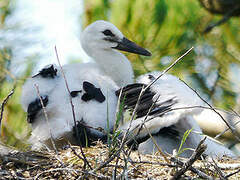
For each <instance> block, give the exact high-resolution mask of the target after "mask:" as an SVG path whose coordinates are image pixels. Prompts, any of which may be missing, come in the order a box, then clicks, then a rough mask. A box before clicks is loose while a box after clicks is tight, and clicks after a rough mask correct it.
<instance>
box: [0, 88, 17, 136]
mask: <svg viewBox="0 0 240 180" xmlns="http://www.w3.org/2000/svg"><path fill="white" fill-rule="evenodd" d="M14 89H15V87H13V89H12V90H11V91H10V93H9V94H8V95H7V97H6V98H5V99H4V100H3V102H2V104H1V116H0V135H1V129H2V128H1V127H2V126H1V125H2V118H3V112H4V106H5V105H6V103H7V101H8V99H9V98H10V97H11V96H12V95H13V93H14Z"/></svg>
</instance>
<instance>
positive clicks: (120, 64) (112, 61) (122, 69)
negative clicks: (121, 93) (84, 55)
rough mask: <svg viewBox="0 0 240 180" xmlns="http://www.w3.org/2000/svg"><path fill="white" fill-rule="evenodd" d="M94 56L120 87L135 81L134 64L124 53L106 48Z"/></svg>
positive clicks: (102, 68)
mask: <svg viewBox="0 0 240 180" xmlns="http://www.w3.org/2000/svg"><path fill="white" fill-rule="evenodd" d="M92 58H94V60H95V61H96V63H97V64H98V65H99V67H100V68H101V70H102V71H103V72H104V73H105V74H106V75H107V76H109V77H110V78H111V79H113V81H115V83H116V84H117V85H118V86H119V87H123V86H126V85H127V84H130V83H133V79H134V74H133V69H132V65H131V63H130V61H129V60H128V59H127V58H126V57H125V56H124V55H123V54H122V53H120V52H118V51H116V50H105V51H104V52H95V53H94V55H93V56H92Z"/></svg>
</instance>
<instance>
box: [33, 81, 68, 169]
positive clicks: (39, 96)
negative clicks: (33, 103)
mask: <svg viewBox="0 0 240 180" xmlns="http://www.w3.org/2000/svg"><path fill="white" fill-rule="evenodd" d="M34 86H35V87H36V90H37V95H38V98H39V99H40V102H41V106H42V108H43V113H44V116H45V119H46V121H47V125H48V128H49V133H50V140H51V143H52V146H53V149H54V151H55V153H56V159H57V160H58V161H59V162H60V163H61V165H62V166H64V163H63V162H62V160H61V159H60V157H59V156H58V151H57V148H56V145H55V143H54V140H53V136H52V131H51V128H50V125H49V120H48V116H47V111H46V107H45V106H44V104H43V100H42V97H41V95H40V92H39V88H38V85H37V84H34Z"/></svg>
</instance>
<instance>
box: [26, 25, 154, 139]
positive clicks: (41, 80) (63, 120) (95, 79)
mask: <svg viewBox="0 0 240 180" xmlns="http://www.w3.org/2000/svg"><path fill="white" fill-rule="evenodd" d="M81 44H82V47H83V49H84V50H85V51H86V53H87V54H88V55H89V56H90V57H92V58H93V59H94V61H95V63H81V64H80V63H79V64H72V65H66V66H63V69H64V72H65V75H66V79H67V81H68V84H69V88H70V90H71V92H72V93H71V95H72V96H74V97H73V103H74V106H75V109H76V110H75V112H76V119H77V121H78V122H81V124H85V125H86V127H87V126H90V127H95V128H97V127H101V128H103V129H104V130H106V126H107V119H108V120H109V122H110V128H111V129H112V128H113V124H114V122H115V114H116V106H117V102H118V96H116V95H115V91H116V90H117V89H118V88H119V87H122V86H125V85H127V84H129V83H132V82H133V70H132V66H131V63H130V62H129V61H128V59H127V58H126V57H125V56H124V55H123V54H122V53H120V52H118V51H117V50H122V51H127V52H132V53H136V54H141V55H145V56H150V55H151V53H150V52H148V51H147V50H145V49H143V48H141V47H139V46H138V45H136V44H135V43H133V42H131V41H129V40H128V39H127V38H125V37H124V36H123V34H122V33H121V32H120V31H119V30H118V29H117V28H116V27H115V26H114V25H112V24H111V23H109V22H106V21H96V22H94V23H93V24H91V25H89V26H88V27H87V28H86V29H85V30H84V31H83V33H82V37H81ZM59 69H60V68H54V66H53V67H51V66H50V67H46V68H45V70H46V71H47V72H48V73H49V72H51V73H49V74H54V78H52V77H51V76H50V75H42V72H43V71H44V70H42V71H40V73H39V75H37V76H34V77H33V78H32V79H29V80H27V82H26V83H25V85H24V86H23V90H22V106H23V107H24V110H25V111H27V112H28V119H29V122H30V123H32V128H33V131H32V136H31V137H30V142H31V143H34V142H35V139H39V140H40V141H45V140H47V139H49V138H50V133H49V130H48V129H49V128H48V124H47V123H46V121H45V117H44V114H43V111H42V108H41V107H42V106H41V103H40V99H39V97H38V96H37V93H36V88H35V87H34V84H38V86H39V89H40V95H41V97H42V100H43V102H44V105H45V106H46V108H45V109H46V112H47V115H48V117H49V118H48V119H49V126H50V129H52V136H53V138H60V137H61V136H62V135H63V134H65V133H68V132H71V131H72V128H73V126H74V125H73V120H72V111H71V106H70V102H69V93H68V92H67V90H66V87H65V82H64V78H63V77H62V74H61V72H60V71H59ZM44 72H45V71H44ZM55 74H56V75H55ZM55 76H56V78H55ZM42 88H43V90H42ZM44 88H45V89H44ZM88 88H90V91H94V92H98V95H99V94H101V95H102V99H101V98H100V100H99V99H97V98H98V97H92V95H93V94H91V93H93V92H91V93H90V95H89V93H88V92H87V91H88V90H87V89H88ZM93 96H95V95H93ZM89 133H90V134H91V133H92V134H94V135H96V136H99V137H101V135H102V134H101V133H99V132H97V131H96V130H94V129H90V130H89Z"/></svg>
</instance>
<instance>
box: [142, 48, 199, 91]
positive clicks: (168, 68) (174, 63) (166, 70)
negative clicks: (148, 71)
mask: <svg viewBox="0 0 240 180" xmlns="http://www.w3.org/2000/svg"><path fill="white" fill-rule="evenodd" d="M193 48H194V47H191V48H190V49H189V50H187V52H185V53H184V54H183V55H181V56H180V57H179V58H177V59H176V60H175V61H174V62H173V63H172V64H171V65H170V66H169V67H167V69H165V70H164V71H163V72H162V73H161V74H160V75H159V76H158V77H157V78H156V79H154V81H152V82H151V83H149V84H148V85H147V87H146V88H145V91H146V90H147V89H148V88H149V87H151V86H152V85H153V84H154V83H155V82H156V81H157V80H158V79H160V78H161V77H162V76H163V75H164V74H165V73H167V72H168V71H169V70H170V69H172V67H173V66H175V65H176V64H177V63H178V61H180V60H181V59H182V58H183V57H184V56H186V55H187V54H188V53H189V52H190V51H192V50H193Z"/></svg>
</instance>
